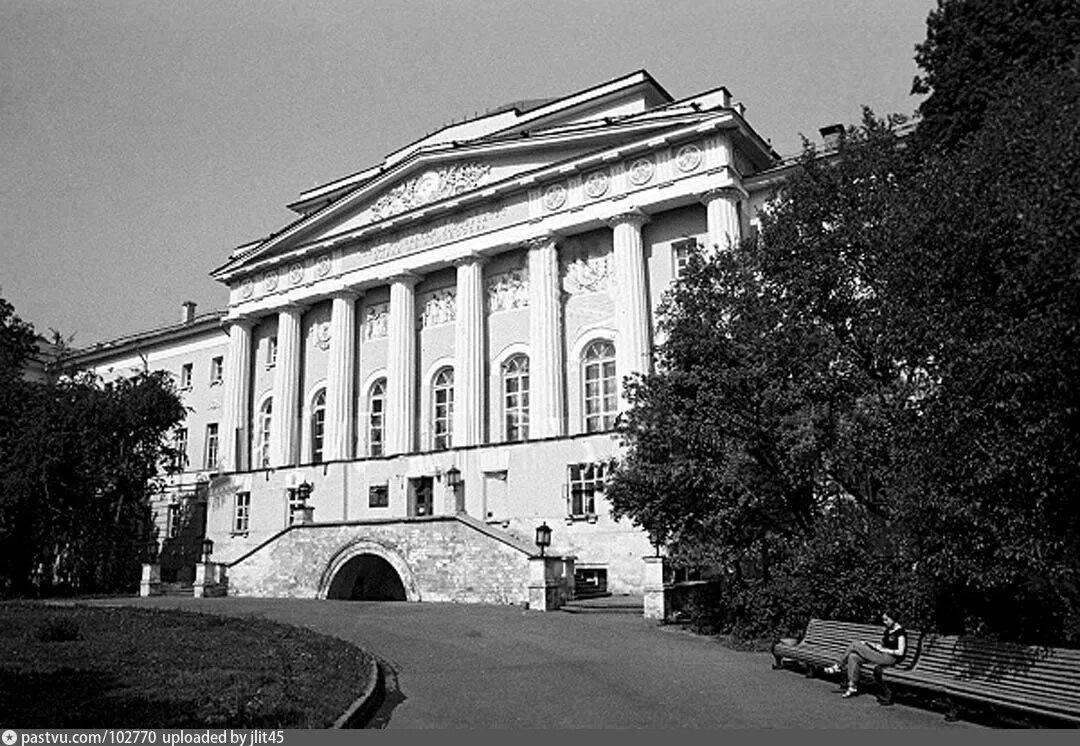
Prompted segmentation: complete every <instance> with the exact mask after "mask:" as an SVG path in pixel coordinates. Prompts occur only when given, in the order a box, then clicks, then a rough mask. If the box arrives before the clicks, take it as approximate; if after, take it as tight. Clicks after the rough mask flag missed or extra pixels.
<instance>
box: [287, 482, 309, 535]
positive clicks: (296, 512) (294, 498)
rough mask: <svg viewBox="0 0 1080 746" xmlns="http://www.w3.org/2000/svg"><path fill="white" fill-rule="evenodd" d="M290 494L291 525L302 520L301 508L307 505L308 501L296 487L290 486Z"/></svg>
mask: <svg viewBox="0 0 1080 746" xmlns="http://www.w3.org/2000/svg"><path fill="white" fill-rule="evenodd" d="M288 495H289V525H290V526H291V525H293V524H294V523H296V522H298V521H299V520H300V510H301V509H302V508H304V507H306V506H307V503H306V502H305V501H304V500H302V499H301V498H300V490H298V489H296V488H295V487H290V488H289V490H288Z"/></svg>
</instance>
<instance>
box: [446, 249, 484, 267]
mask: <svg viewBox="0 0 1080 746" xmlns="http://www.w3.org/2000/svg"><path fill="white" fill-rule="evenodd" d="M487 262H488V258H487V257H486V256H484V255H483V254H478V253H476V252H473V253H471V254H466V255H465V256H461V257H458V258H457V259H455V260H454V261H453V262H451V264H453V265H454V267H464V266H469V265H472V264H479V265H480V266H484V265H485V264H487Z"/></svg>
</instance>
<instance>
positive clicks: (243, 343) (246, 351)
mask: <svg viewBox="0 0 1080 746" xmlns="http://www.w3.org/2000/svg"><path fill="white" fill-rule="evenodd" d="M254 327H255V321H254V320H253V319H235V320H233V321H230V322H229V350H228V355H227V357H226V359H225V381H224V391H223V393H222V397H221V399H222V401H221V435H220V442H219V446H218V462H219V463H220V465H221V470H222V471H223V472H228V471H242V470H244V469H246V468H247V466H248V463H247V462H248V454H247V448H246V444H247V442H248V434H247V428H248V423H249V422H250V421H251V404H250V402H251V340H252V329H254Z"/></svg>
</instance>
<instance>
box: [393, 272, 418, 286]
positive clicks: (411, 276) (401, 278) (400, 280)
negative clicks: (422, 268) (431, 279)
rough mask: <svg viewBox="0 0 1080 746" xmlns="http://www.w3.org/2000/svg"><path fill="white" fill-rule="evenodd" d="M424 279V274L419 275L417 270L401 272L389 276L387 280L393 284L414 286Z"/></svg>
mask: <svg viewBox="0 0 1080 746" xmlns="http://www.w3.org/2000/svg"><path fill="white" fill-rule="evenodd" d="M422 279H424V278H423V275H418V274H416V273H415V272H401V273H399V274H396V275H391V276H390V277H387V278H386V281H387V282H389V283H390V284H391V285H399V284H400V285H408V286H409V287H412V286H414V285H416V283H418V282H420V281H421V280H422Z"/></svg>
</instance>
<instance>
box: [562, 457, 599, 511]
mask: <svg viewBox="0 0 1080 746" xmlns="http://www.w3.org/2000/svg"><path fill="white" fill-rule="evenodd" d="M569 471H570V482H569V490H568V491H569V495H568V496H567V506H566V510H567V513H568V514H569V515H570V516H571V517H574V518H588V517H589V516H595V515H596V496H597V494H598V493H602V492H603V491H604V487H605V484H606V482H605V480H606V478H607V474H608V465H607V464H606V463H603V462H601V463H588V464H570V468H569Z"/></svg>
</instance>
